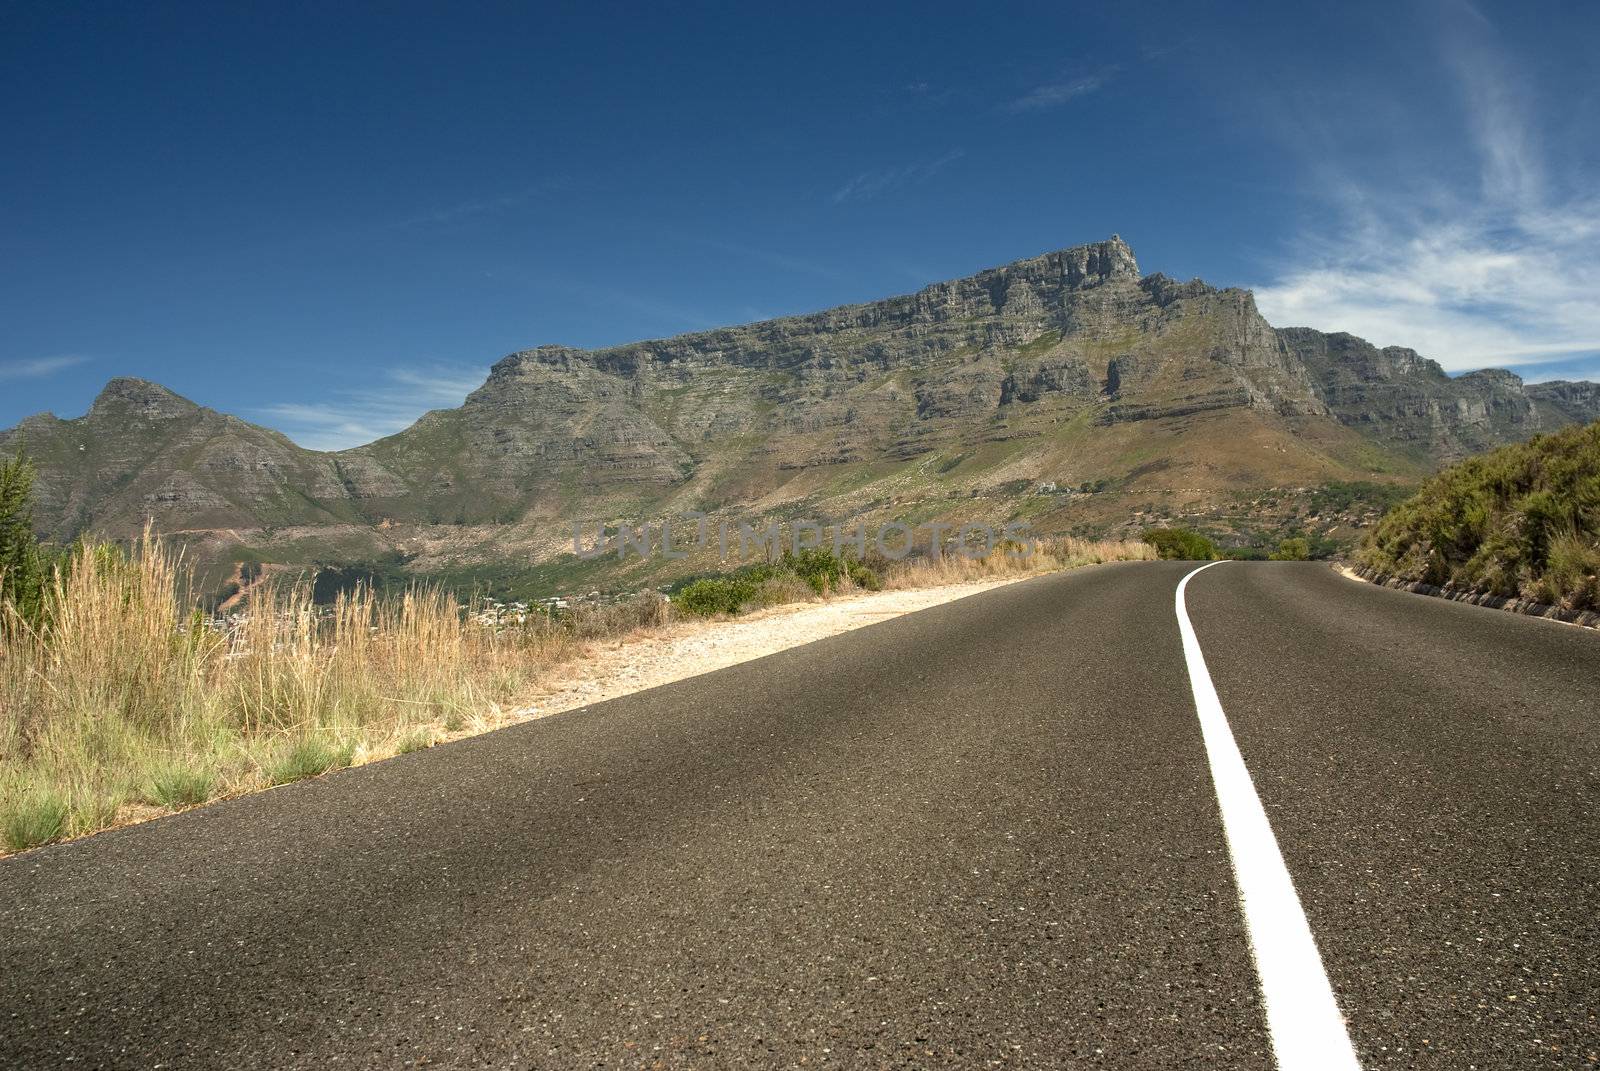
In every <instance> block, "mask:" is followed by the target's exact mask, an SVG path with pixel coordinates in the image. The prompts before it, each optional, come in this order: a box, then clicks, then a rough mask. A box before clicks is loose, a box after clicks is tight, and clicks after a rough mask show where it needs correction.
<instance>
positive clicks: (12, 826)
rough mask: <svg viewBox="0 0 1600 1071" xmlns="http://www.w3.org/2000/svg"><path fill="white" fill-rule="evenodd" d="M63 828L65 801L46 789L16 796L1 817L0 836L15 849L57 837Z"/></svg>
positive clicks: (37, 844) (65, 816)
mask: <svg viewBox="0 0 1600 1071" xmlns="http://www.w3.org/2000/svg"><path fill="white" fill-rule="evenodd" d="M66 831H67V801H66V799H65V798H64V797H63V796H62V795H61V794H60V793H57V792H52V791H49V790H47V789H35V790H33V791H31V792H27V793H24V794H22V795H20V796H18V797H17V798H16V799H15V800H13V801H12V803H11V805H10V806H9V807H8V808H7V809H6V812H5V815H4V816H3V817H0V837H3V838H4V839H5V844H6V847H7V848H9V849H11V850H12V851H14V852H20V851H23V850H24V849H27V848H37V847H38V846H39V845H41V844H49V843H50V842H51V841H53V840H59V839H61V836H62V834H63V833H65V832H66Z"/></svg>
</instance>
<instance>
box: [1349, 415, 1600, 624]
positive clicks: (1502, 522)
mask: <svg viewBox="0 0 1600 1071" xmlns="http://www.w3.org/2000/svg"><path fill="white" fill-rule="evenodd" d="M1356 560H1357V561H1358V562H1359V563H1360V564H1362V565H1365V566H1368V567H1369V568H1371V569H1375V570H1377V571H1378V572H1380V573H1386V574H1388V575H1391V576H1397V577H1401V578H1403V579H1406V580H1414V581H1421V582H1422V583H1426V584H1433V585H1437V586H1441V587H1442V586H1446V585H1449V586H1453V587H1458V588H1464V589H1468V590H1474V591H1484V592H1488V593H1490V594H1494V595H1501V596H1506V597H1517V598H1525V599H1532V600H1534V601H1536V602H1541V603H1547V604H1550V605H1554V606H1560V607H1562V608H1563V609H1567V610H1590V611H1595V610H1600V422H1596V423H1593V424H1589V425H1587V426H1586V427H1579V428H1569V429H1567V430H1565V431H1560V432H1556V433H1555V434H1552V435H1538V436H1535V437H1534V438H1532V439H1530V440H1529V441H1527V442H1525V443H1517V444H1514V445H1512V446H1504V447H1501V448H1500V449H1498V450H1492V451H1490V452H1489V453H1487V454H1482V455H1480V456H1478V457H1474V458H1469V459H1468V460H1466V461H1463V462H1461V463H1460V464H1458V465H1454V466H1452V467H1450V468H1448V469H1445V470H1444V471H1443V472H1441V473H1439V475H1437V476H1435V477H1434V478H1433V479H1431V480H1429V481H1428V482H1427V483H1425V484H1423V486H1422V488H1421V489H1420V490H1419V491H1418V492H1417V493H1416V494H1415V495H1413V496H1412V497H1411V498H1409V499H1407V500H1406V501H1404V502H1402V503H1400V504H1399V505H1398V506H1396V507H1394V508H1393V509H1392V510H1390V511H1389V513H1388V514H1386V515H1385V516H1384V518H1383V520H1382V521H1380V522H1379V523H1378V526H1377V527H1376V528H1374V529H1373V531H1372V532H1371V534H1370V535H1369V536H1368V537H1367V540H1366V542H1365V543H1364V544H1363V545H1362V547H1361V549H1360V550H1359V551H1358V552H1357V555H1356Z"/></svg>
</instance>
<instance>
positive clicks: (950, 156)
mask: <svg viewBox="0 0 1600 1071" xmlns="http://www.w3.org/2000/svg"><path fill="white" fill-rule="evenodd" d="M965 155H967V153H966V150H965V149H951V150H950V151H949V152H947V153H945V154H944V155H943V156H940V157H937V158H935V159H932V160H929V161H926V162H925V163H917V164H907V165H905V166H904V167H889V168H877V169H874V170H871V171H863V172H861V173H860V174H859V175H856V176H855V177H854V178H852V179H850V181H848V182H846V183H845V184H844V185H843V186H840V187H839V188H838V189H837V190H835V191H834V193H833V196H832V197H830V198H829V200H830V201H832V202H833V203H834V204H836V205H839V204H844V203H845V202H846V201H865V200H868V199H870V198H873V197H876V196H878V195H879V194H881V193H886V192H888V191H889V190H892V189H896V188H898V187H900V186H906V185H911V184H914V183H920V182H926V181H928V180H929V179H931V178H932V177H933V176H935V175H937V174H938V173H939V172H941V171H943V170H944V169H945V168H946V167H948V166H950V165H951V164H953V163H955V162H956V161H957V160H959V159H961V158H962V157H963V156H965Z"/></svg>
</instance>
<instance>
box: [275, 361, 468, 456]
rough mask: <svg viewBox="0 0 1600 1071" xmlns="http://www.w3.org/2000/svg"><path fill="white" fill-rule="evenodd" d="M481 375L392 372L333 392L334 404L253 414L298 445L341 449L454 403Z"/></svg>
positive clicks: (455, 369)
mask: <svg viewBox="0 0 1600 1071" xmlns="http://www.w3.org/2000/svg"><path fill="white" fill-rule="evenodd" d="M487 374H488V373H487V370H486V369H482V368H476V367H468V366H461V365H432V366H428V367H425V368H397V369H392V370H390V372H389V373H388V375H387V377H386V378H385V380H384V381H382V382H380V383H378V384H375V385H373V386H370V387H363V388H360V389H347V390H340V391H336V392H334V400H331V401H326V402H282V403H279V404H276V405H268V406H263V407H262V408H260V409H257V410H256V415H257V416H258V417H259V419H262V420H263V421H265V422H266V423H267V424H269V425H270V426H272V427H275V428H277V429H278V430H279V431H282V432H283V433H284V434H285V435H287V436H289V438H291V439H293V440H294V441H295V442H297V443H299V444H300V445H301V446H304V447H308V448H310V449H312V450H344V449H347V448H349V447H352V446H361V445H362V444H364V443H370V442H372V441H373V440H374V439H381V438H383V437H384V436H386V435H393V434H394V433H395V432H398V431H404V430H405V429H406V428H408V427H410V426H411V425H412V424H413V423H415V422H416V420H417V418H418V417H420V416H422V414H424V413H426V412H427V411H428V410H430V409H444V408H449V407H452V406H457V405H460V404H461V403H462V401H463V400H464V399H465V398H466V396H467V395H468V394H470V393H471V392H472V391H474V390H476V389H477V388H478V387H479V386H481V385H482V384H483V381H484V377H485V376H486V375H487Z"/></svg>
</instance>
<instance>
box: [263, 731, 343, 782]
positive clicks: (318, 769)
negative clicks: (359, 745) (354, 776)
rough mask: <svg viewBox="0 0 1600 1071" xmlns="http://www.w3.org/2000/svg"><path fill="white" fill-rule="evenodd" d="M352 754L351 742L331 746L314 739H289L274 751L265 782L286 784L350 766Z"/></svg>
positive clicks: (307, 737)
mask: <svg viewBox="0 0 1600 1071" xmlns="http://www.w3.org/2000/svg"><path fill="white" fill-rule="evenodd" d="M354 753H355V744H354V742H353V741H352V742H348V743H345V744H341V745H334V744H330V743H328V742H327V741H326V740H319V739H318V738H316V737H314V736H302V737H300V738H298V739H296V740H291V741H290V742H289V743H287V744H285V745H284V746H283V747H282V748H281V749H280V750H279V751H278V752H277V755H276V756H275V757H274V759H273V760H272V765H271V766H269V767H268V768H267V783H268V784H272V785H287V784H289V783H290V782H292V781H303V780H305V779H306V778H308V777H318V776H320V775H322V774H325V773H327V772H328V771H329V770H337V769H342V768H344V767H346V766H348V765H350V759H351V757H352V756H353V755H354Z"/></svg>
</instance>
